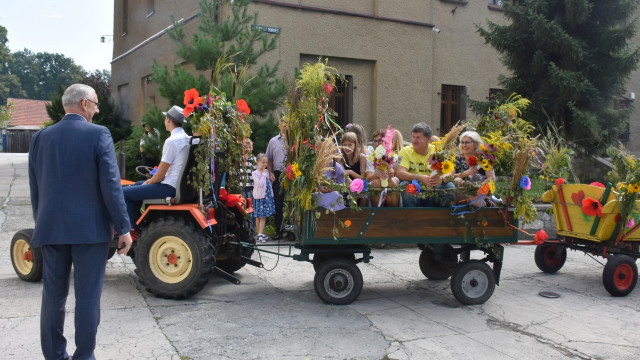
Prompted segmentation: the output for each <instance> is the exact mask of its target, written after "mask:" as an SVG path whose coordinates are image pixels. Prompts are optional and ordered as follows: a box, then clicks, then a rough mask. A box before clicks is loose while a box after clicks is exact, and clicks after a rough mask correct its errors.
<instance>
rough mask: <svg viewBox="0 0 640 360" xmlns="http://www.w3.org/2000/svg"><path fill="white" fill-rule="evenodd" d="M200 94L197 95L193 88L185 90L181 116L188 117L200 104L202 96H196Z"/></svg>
mask: <svg viewBox="0 0 640 360" xmlns="http://www.w3.org/2000/svg"><path fill="white" fill-rule="evenodd" d="M198 95H200V94H198V90H196V89H195V88H191V89H189V90H185V92H184V105H185V107H184V111H183V114H184V116H185V117H186V116H189V115H190V114H191V113H192V112H193V110H194V109H195V108H196V106H198V105H200V104H202V100H203V99H204V96H202V97H200V96H198Z"/></svg>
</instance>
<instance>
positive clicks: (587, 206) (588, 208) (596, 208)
mask: <svg viewBox="0 0 640 360" xmlns="http://www.w3.org/2000/svg"><path fill="white" fill-rule="evenodd" d="M582 212H583V213H585V215H587V216H596V215H598V217H601V216H602V204H601V203H600V201H598V200H596V199H594V198H591V197H589V196H585V197H584V199H582Z"/></svg>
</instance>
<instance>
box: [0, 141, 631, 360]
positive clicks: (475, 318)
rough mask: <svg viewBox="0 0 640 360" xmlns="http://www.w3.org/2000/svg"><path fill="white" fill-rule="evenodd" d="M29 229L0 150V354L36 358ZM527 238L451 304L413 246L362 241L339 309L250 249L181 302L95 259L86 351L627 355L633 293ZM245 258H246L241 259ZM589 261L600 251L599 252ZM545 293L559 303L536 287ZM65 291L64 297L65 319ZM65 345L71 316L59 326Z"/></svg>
mask: <svg viewBox="0 0 640 360" xmlns="http://www.w3.org/2000/svg"><path fill="white" fill-rule="evenodd" d="M32 226H33V220H32V218H31V208H30V203H29V190H28V177H27V160H26V155H24V154H1V153H0V260H1V261H0V289H2V290H0V309H1V311H0V334H1V335H0V336H1V338H0V349H3V350H2V352H0V359H38V358H40V355H39V354H40V352H39V350H40V345H39V344H40V342H39V335H38V334H39V330H38V323H39V318H38V316H39V309H40V294H41V290H42V285H41V283H27V282H23V281H21V280H19V279H18V278H17V276H16V275H15V274H14V272H13V268H12V266H11V261H10V257H9V244H10V242H11V238H12V236H13V234H14V233H15V231H17V230H19V229H22V228H29V227H32ZM533 251H534V248H533V247H526V246H520V247H517V246H512V247H509V248H508V249H507V251H506V255H505V263H504V268H503V276H502V281H501V284H500V286H499V287H497V288H496V291H495V293H494V295H493V297H492V298H491V299H489V301H487V302H486V303H485V304H483V305H480V306H463V305H461V304H460V303H458V302H457V301H456V300H455V299H454V298H453V296H452V295H451V291H450V290H449V282H448V281H428V280H426V279H425V278H424V276H423V275H422V274H421V273H420V270H419V268H418V265H417V261H418V255H419V252H418V251H417V250H416V249H394V250H374V252H373V256H374V257H375V258H374V259H373V261H372V262H371V263H370V264H360V265H359V267H360V269H361V270H362V273H363V276H364V282H365V284H364V289H363V292H362V294H361V296H360V298H359V299H358V300H357V301H355V302H354V303H353V304H351V305H348V306H329V305H325V304H324V303H322V302H321V301H320V300H319V299H318V298H317V297H316V295H315V292H314V291H313V274H314V273H313V269H312V266H311V265H309V264H307V263H302V262H296V261H292V260H291V259H287V258H283V257H280V258H277V257H276V256H274V255H266V254H264V255H263V256H262V259H263V261H264V264H265V267H266V268H268V269H271V268H273V270H271V271H266V270H264V269H257V268H253V267H247V268H245V269H242V270H240V271H239V272H238V276H239V277H240V279H241V280H242V284H241V285H232V284H230V283H228V282H226V281H224V280H221V279H219V278H216V277H212V279H211V281H210V282H209V284H208V285H207V287H206V288H205V289H204V290H203V291H202V292H201V293H199V294H197V295H196V296H194V297H193V298H191V299H188V300H183V301H172V300H165V299H158V298H155V297H153V296H151V295H149V294H148V293H147V292H146V291H145V290H144V289H143V288H141V287H140V286H139V284H138V282H137V277H136V275H135V274H134V273H133V264H132V262H131V260H130V259H129V258H127V257H121V256H119V255H116V256H115V257H114V258H113V259H111V260H110V261H109V262H108V269H107V275H106V280H105V287H104V293H103V297H102V322H101V325H100V329H99V333H98V347H97V349H96V356H97V357H98V358H99V359H176V360H177V359H237V360H244V359H372V360H381V359H399V360H402V359H492V360H493V359H519V360H520V359H638V358H640V306H639V304H640V301H639V300H640V289H638V290H636V291H635V292H633V293H631V294H630V295H629V296H627V297H624V298H614V297H611V296H610V295H609V294H608V293H607V292H606V291H605V290H604V288H603V286H602V281H601V274H602V266H601V265H600V264H598V263H597V262H595V261H594V260H592V259H590V258H589V257H587V256H584V255H583V254H581V253H575V252H570V253H569V258H568V260H567V264H566V265H565V267H564V268H563V269H562V270H561V271H560V272H559V273H558V274H556V275H546V274H543V273H541V272H540V271H539V270H538V269H537V268H536V266H535V264H534V261H533ZM254 258H257V255H254ZM601 261H602V260H601ZM541 291H552V292H556V293H558V294H559V295H560V298H557V299H549V298H544V297H541V296H539V295H538V293H539V292H541ZM73 308H74V297H73V295H70V297H69V301H68V306H67V311H68V316H67V319H69V320H71V319H72V315H73ZM65 331H66V334H67V337H68V339H69V340H70V341H69V343H70V344H69V351H71V352H72V351H73V346H74V345H73V321H67V324H66V330H65Z"/></svg>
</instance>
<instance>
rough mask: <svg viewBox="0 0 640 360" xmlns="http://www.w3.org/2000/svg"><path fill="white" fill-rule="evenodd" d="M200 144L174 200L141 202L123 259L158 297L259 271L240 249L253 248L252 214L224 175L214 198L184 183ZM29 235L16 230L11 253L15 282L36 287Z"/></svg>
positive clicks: (37, 261)
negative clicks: (247, 270) (216, 277)
mask: <svg viewBox="0 0 640 360" xmlns="http://www.w3.org/2000/svg"><path fill="white" fill-rule="evenodd" d="M199 141H200V138H198V137H193V138H192V139H191V143H190V146H189V152H188V158H187V161H185V164H184V167H183V169H182V171H181V174H180V178H179V180H178V184H177V186H176V196H175V197H173V198H166V199H149V200H145V201H144V205H145V211H144V213H143V214H142V216H141V217H140V220H139V221H138V225H139V228H140V231H139V232H138V233H137V234H136V235H137V236H134V237H135V239H134V243H133V246H132V247H131V250H130V251H129V253H128V254H127V255H129V256H130V257H131V258H132V259H133V261H134V263H135V265H136V270H135V272H136V274H137V275H138V276H139V277H140V280H141V281H142V284H144V286H145V287H146V289H147V290H148V291H150V292H151V293H153V294H154V295H156V296H160V297H164V298H170V299H184V298H188V297H190V296H192V295H194V294H196V293H198V292H199V291H200V290H202V288H203V287H204V286H205V285H206V284H207V282H209V279H210V278H211V274H212V273H216V274H218V275H219V276H221V277H223V278H225V279H227V280H229V281H231V282H234V283H236V284H239V283H240V281H239V280H238V279H237V278H236V277H234V276H233V272H235V271H237V270H239V269H240V268H242V267H243V266H244V265H246V264H247V263H250V264H252V265H255V266H260V263H258V262H256V261H253V260H251V255H252V254H253V247H251V246H243V245H242V244H243V243H244V244H255V239H254V230H253V228H252V226H251V221H250V219H249V218H248V214H249V213H250V212H251V211H252V209H251V208H250V206H249V207H248V206H247V201H246V200H245V199H243V198H242V196H240V195H227V194H226V191H225V190H224V188H220V183H221V181H220V180H221V179H222V177H223V174H222V173H219V174H216V181H214V183H213V186H212V187H213V189H212V191H213V192H215V194H216V195H217V196H213V195H211V196H210V197H208V198H203V196H202V189H194V188H193V186H191V185H189V184H188V181H187V177H188V175H189V172H190V170H191V168H192V167H194V166H195V165H196V164H195V156H194V152H195V149H196V147H198V146H200V142H199ZM216 169H219V167H216ZM220 195H222V197H221V196H220ZM205 214H206V215H205ZM32 234H33V229H25V230H20V231H18V232H17V233H16V234H15V235H14V236H13V240H12V241H11V248H10V251H11V261H12V263H13V268H14V270H15V272H16V274H18V277H20V278H21V279H22V280H25V281H31V282H36V281H39V280H40V279H41V278H42V253H41V252H40V249H38V248H35V247H34V248H31V247H30V245H29V243H30V242H31V237H32ZM111 245H112V246H111V249H110V253H109V257H111V256H113V254H115V252H116V246H117V237H116V238H114V240H113V241H112V243H111Z"/></svg>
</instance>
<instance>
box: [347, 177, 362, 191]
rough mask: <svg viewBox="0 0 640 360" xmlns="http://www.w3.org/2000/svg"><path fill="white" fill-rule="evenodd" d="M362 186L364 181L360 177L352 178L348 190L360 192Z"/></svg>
mask: <svg viewBox="0 0 640 360" xmlns="http://www.w3.org/2000/svg"><path fill="white" fill-rule="evenodd" d="M364 188H365V187H364V181H362V179H353V181H352V182H351V184H349V190H351V192H354V193H358V194H360V193H361V192H362V191H363V190H364Z"/></svg>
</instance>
